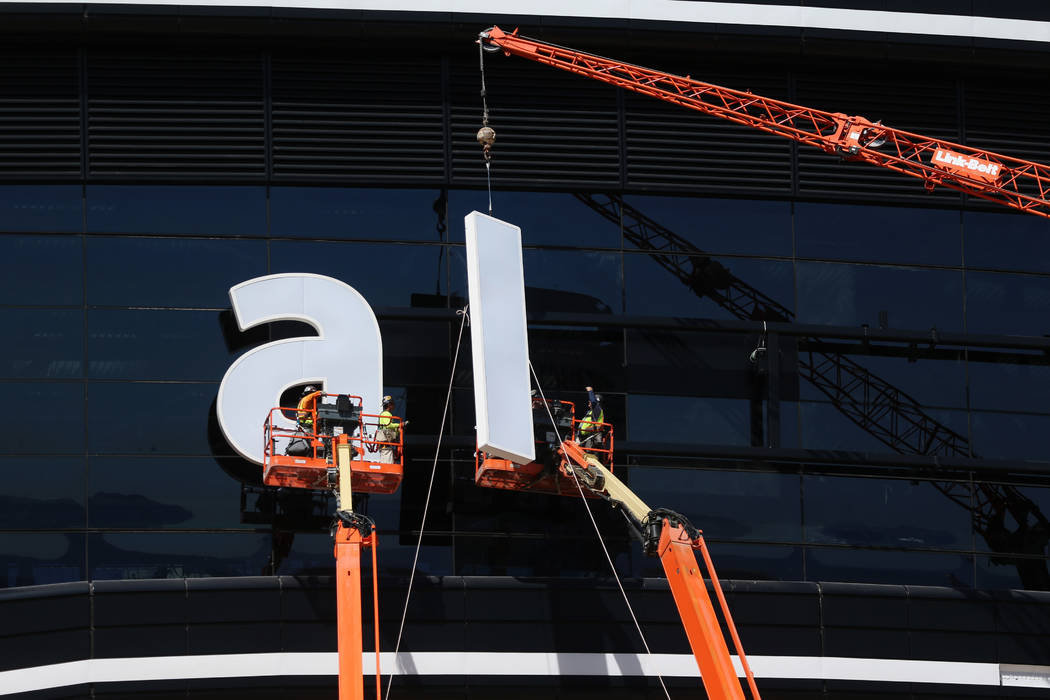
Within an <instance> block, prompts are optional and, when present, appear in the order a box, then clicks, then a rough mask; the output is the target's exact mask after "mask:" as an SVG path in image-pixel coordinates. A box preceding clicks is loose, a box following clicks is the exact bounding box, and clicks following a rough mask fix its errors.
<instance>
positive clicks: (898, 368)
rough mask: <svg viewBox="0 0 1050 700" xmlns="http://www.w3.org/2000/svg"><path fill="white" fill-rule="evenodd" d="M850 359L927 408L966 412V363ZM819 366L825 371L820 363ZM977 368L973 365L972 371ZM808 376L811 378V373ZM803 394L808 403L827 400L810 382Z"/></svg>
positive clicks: (806, 383)
mask: <svg viewBox="0 0 1050 700" xmlns="http://www.w3.org/2000/svg"><path fill="white" fill-rule="evenodd" d="M920 352H921V351H920ZM804 357H805V355H804ZM847 359H848V360H852V361H853V362H855V363H856V364H858V365H860V366H861V367H863V368H864V370H866V371H867V372H870V373H871V374H872V375H873V376H874V377H876V378H877V379H881V380H883V381H885V382H887V383H889V384H890V385H892V386H894V387H896V388H897V389H899V390H901V391H903V392H904V393H906V394H908V395H909V396H911V397H912V398H913V399H915V400H916V401H918V402H919V403H920V404H921V405H923V406H943V407H948V408H966V365H965V364H964V362H963V361H962V359H958V360H927V359H918V360H911V359H909V358H906V357H878V356H875V355H848V356H847ZM816 364H817V366H819V367H824V365H822V364H820V361H819V359H818V361H817V363H816ZM851 366H852V365H851ZM973 366H974V365H973V364H971V365H970V368H971V371H972V368H973ZM806 376H810V375H809V373H807V375H806ZM801 391H802V397H803V398H805V399H815V400H824V399H826V395H825V394H824V393H822V392H821V391H820V390H818V389H817V387H816V386H815V385H814V384H813V383H812V382H809V381H804V382H802V383H801Z"/></svg>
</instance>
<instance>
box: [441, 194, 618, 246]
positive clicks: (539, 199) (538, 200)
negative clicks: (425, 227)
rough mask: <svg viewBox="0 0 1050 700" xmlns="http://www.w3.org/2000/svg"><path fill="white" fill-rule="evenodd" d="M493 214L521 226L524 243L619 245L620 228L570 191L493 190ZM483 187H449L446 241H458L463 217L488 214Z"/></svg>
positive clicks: (460, 236) (460, 237) (460, 239)
mask: <svg viewBox="0 0 1050 700" xmlns="http://www.w3.org/2000/svg"><path fill="white" fill-rule="evenodd" d="M492 201H493V209H494V214H493V215H494V216H495V217H496V218H497V219H501V220H503V221H506V222H508V223H511V224H514V225H515V226H518V227H520V228H521V239H522V243H523V244H524V245H530V246H531V245H556V246H570V247H574V248H576V247H588V248H619V247H620V227H619V226H618V225H617V224H614V223H610V222H609V221H608V220H606V219H605V218H603V217H602V216H601V215H600V214H597V213H595V212H594V211H592V210H591V209H590V208H589V207H588V206H587V205H586V204H584V203H583V202H581V201H580V200H578V199H577V198H576V197H574V196H573V195H572V194H568V193H562V192H493V193H492ZM488 210H489V209H488V193H487V192H485V191H484V190H452V191H451V192H449V196H448V220H449V228H450V231H449V240H453V241H462V240H463V237H464V225H463V217H465V216H466V215H467V214H469V213H470V212H471V211H480V212H483V213H488Z"/></svg>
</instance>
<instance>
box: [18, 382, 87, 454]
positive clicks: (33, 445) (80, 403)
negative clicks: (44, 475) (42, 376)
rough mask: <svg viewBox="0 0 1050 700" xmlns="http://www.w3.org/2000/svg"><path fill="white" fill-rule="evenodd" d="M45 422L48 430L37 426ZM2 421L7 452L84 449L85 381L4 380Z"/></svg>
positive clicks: (53, 452)
mask: <svg viewBox="0 0 1050 700" xmlns="http://www.w3.org/2000/svg"><path fill="white" fill-rule="evenodd" d="M41 424H42V425H45V426H46V427H47V430H46V431H44V432H40V431H37V430H34V426H36V425H41ZM0 425H3V426H5V427H6V430H5V435H4V440H3V444H4V451H5V452H11V453H28V454H77V453H81V452H83V451H84V384H83V382H33V383H26V382H0Z"/></svg>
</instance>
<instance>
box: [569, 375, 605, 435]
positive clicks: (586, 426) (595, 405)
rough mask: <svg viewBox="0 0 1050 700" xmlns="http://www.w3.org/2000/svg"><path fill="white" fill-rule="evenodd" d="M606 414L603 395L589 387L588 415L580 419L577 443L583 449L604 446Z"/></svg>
mask: <svg viewBox="0 0 1050 700" xmlns="http://www.w3.org/2000/svg"><path fill="white" fill-rule="evenodd" d="M604 422H605V412H604V411H603V410H602V395H601V394H595V393H594V387H592V386H589V387H587V413H585V414H583V418H581V419H580V423H579V430H578V432H577V438H576V439H577V442H579V443H580V446H581V447H596V448H601V446H602V426H601V423H604Z"/></svg>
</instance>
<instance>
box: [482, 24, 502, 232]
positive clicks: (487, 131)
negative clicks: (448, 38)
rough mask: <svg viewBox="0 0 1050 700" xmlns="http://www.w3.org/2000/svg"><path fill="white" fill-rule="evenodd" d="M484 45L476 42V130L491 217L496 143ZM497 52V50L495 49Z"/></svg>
mask: <svg viewBox="0 0 1050 700" xmlns="http://www.w3.org/2000/svg"><path fill="white" fill-rule="evenodd" d="M487 50H488V49H486V48H485V44H484V43H483V42H481V41H480V40H479V41H478V68H479V69H480V70H481V128H480V129H478V137H477V138H478V143H480V144H481V153H482V155H483V156H484V158H485V182H486V183H487V184H488V192H489V216H492V144H494V143H495V142H496V131H495V129H493V128H492V127H491V126H489V103H488V99H487V98H488V91H487V90H486V89H485V51H487ZM497 51H498V49H497Z"/></svg>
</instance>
